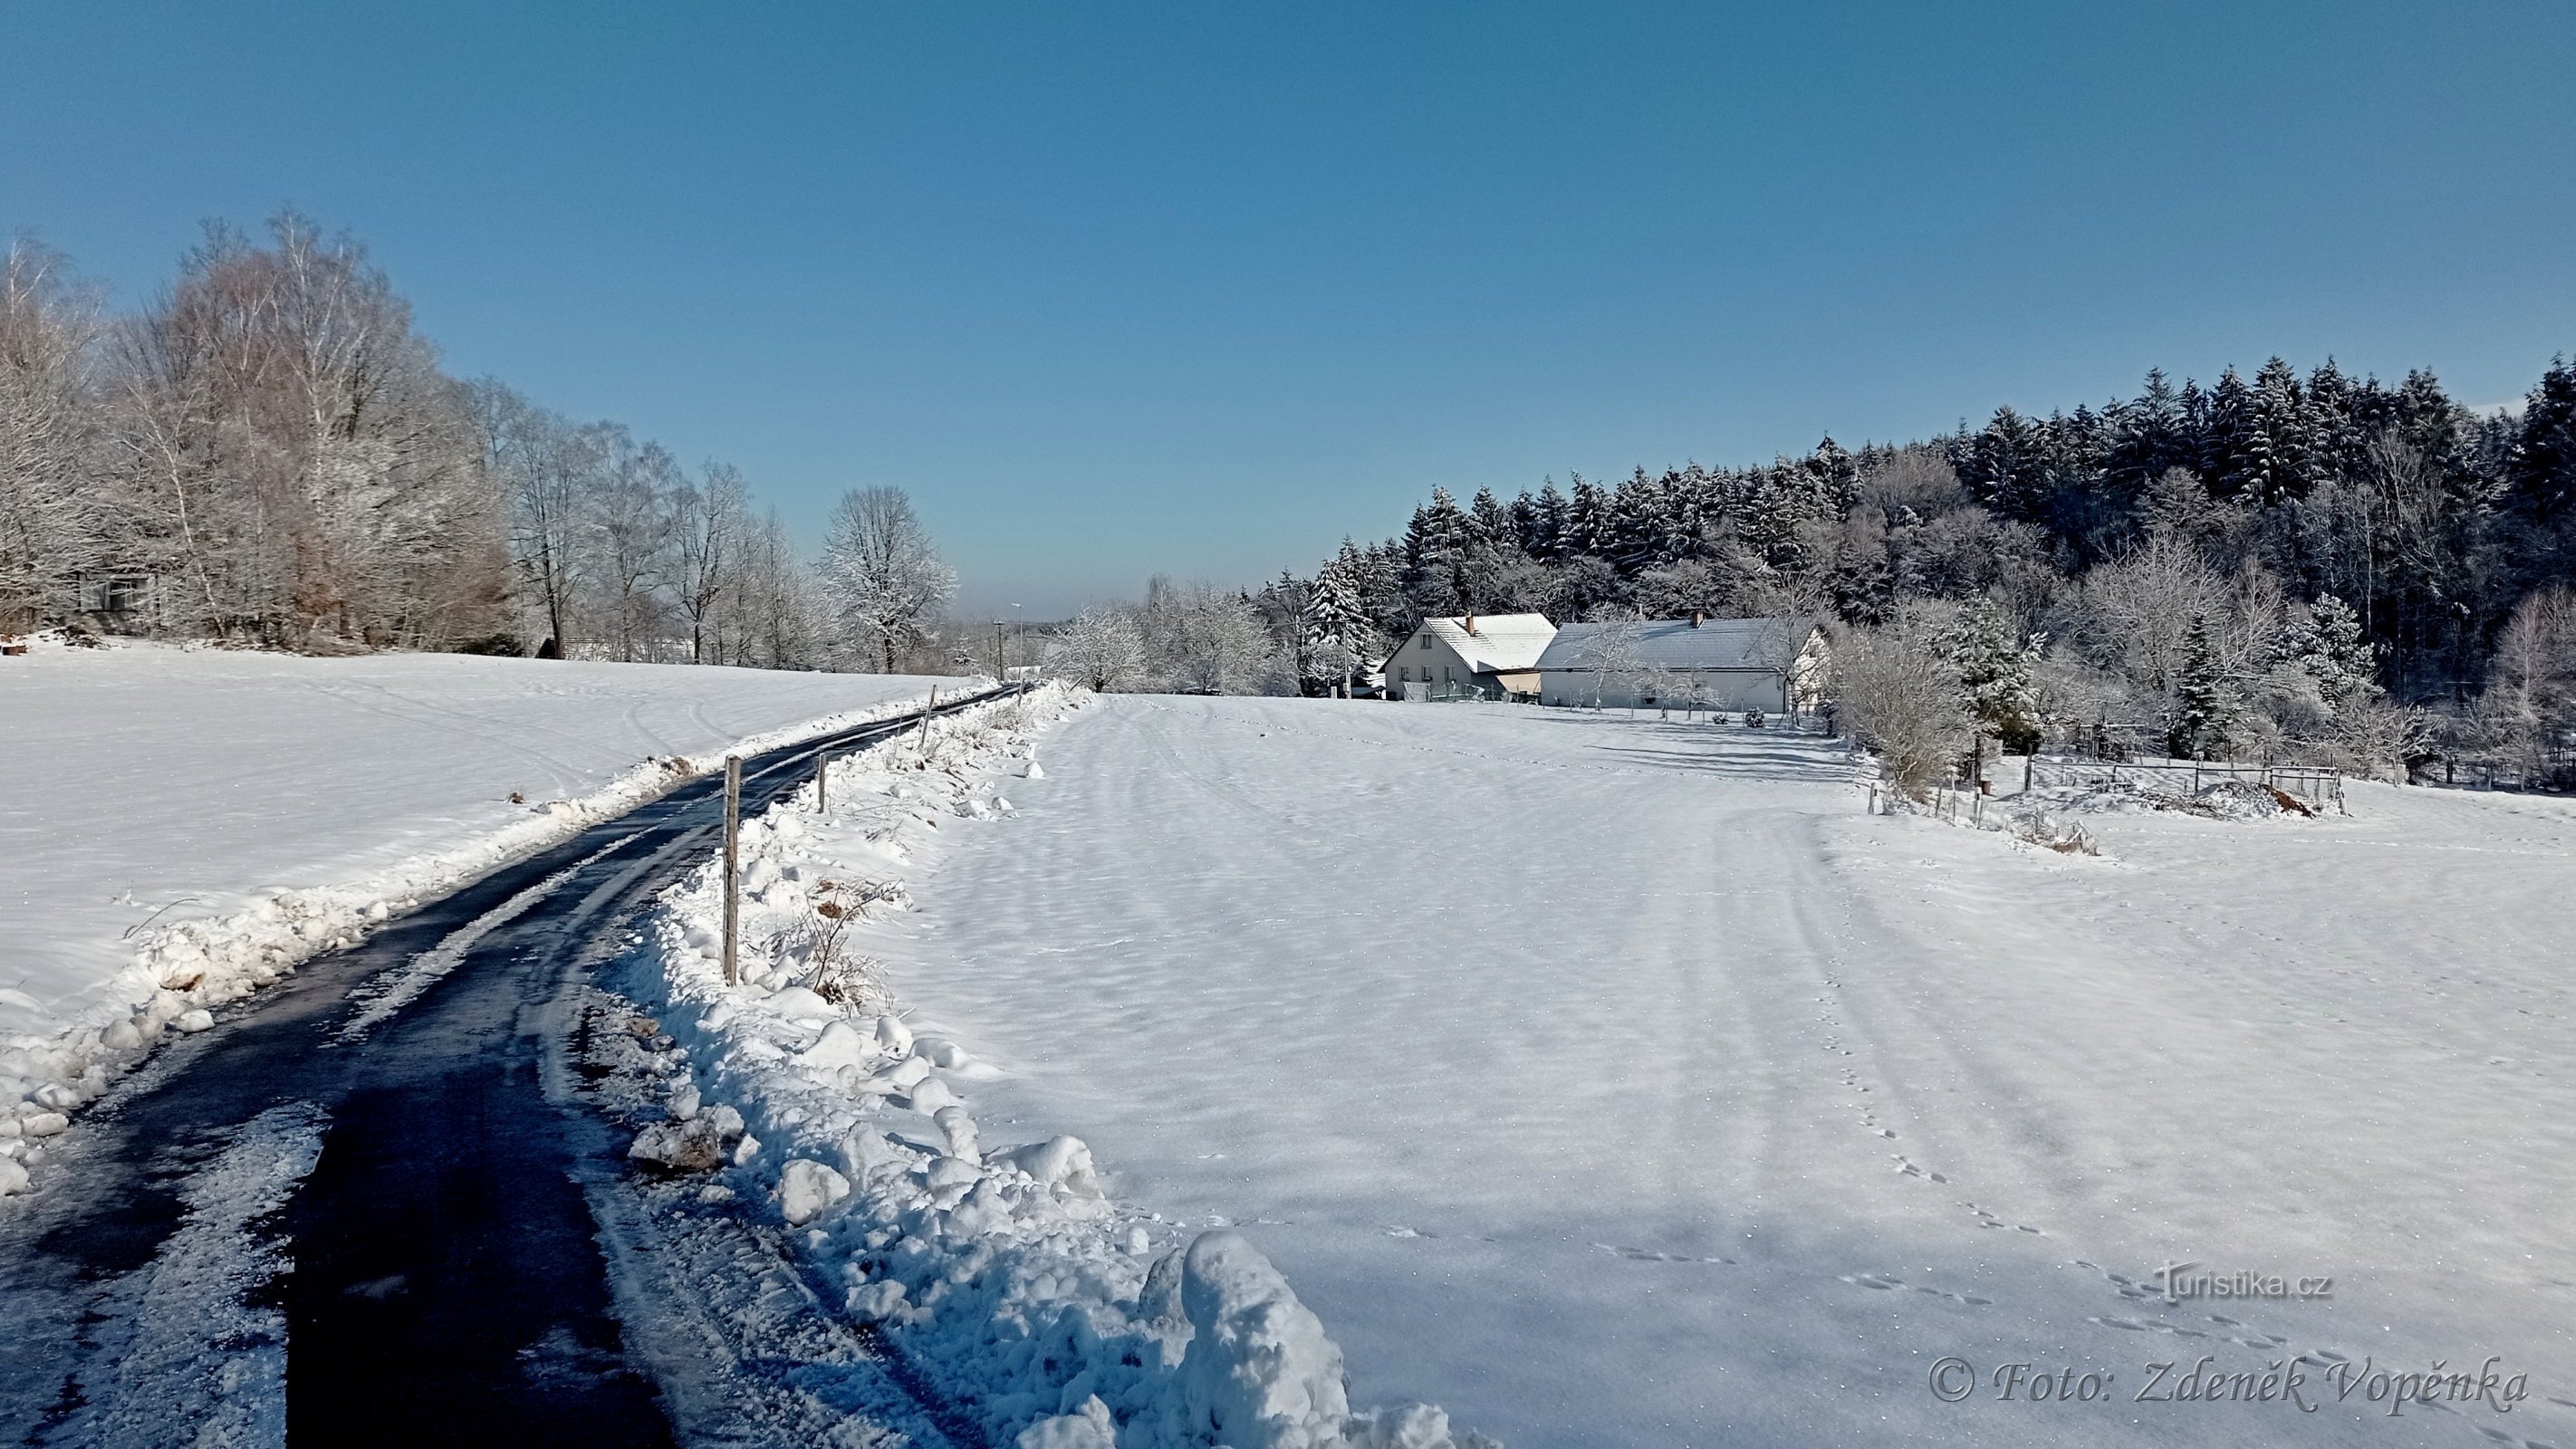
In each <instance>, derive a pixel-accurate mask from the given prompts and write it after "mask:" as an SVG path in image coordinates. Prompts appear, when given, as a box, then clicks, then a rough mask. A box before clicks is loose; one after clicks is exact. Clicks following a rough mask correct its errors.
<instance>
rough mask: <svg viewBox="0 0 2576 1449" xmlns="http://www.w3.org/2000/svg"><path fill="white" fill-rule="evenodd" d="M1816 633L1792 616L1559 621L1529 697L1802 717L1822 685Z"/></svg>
mask: <svg viewBox="0 0 2576 1449" xmlns="http://www.w3.org/2000/svg"><path fill="white" fill-rule="evenodd" d="M1826 650H1827V646H1826V642H1825V634H1824V631H1823V630H1821V629H1818V628H1817V627H1815V626H1814V625H1813V624H1810V623H1807V622H1805V621H1804V620H1796V619H1709V618H1704V617H1701V616H1698V615H1693V616H1692V617H1690V618H1687V619H1632V620H1621V621H1614V622H1610V623H1602V624H1568V625H1566V626H1565V627H1564V628H1562V629H1559V630H1557V631H1556V637H1555V638H1554V639H1553V640H1551V641H1549V643H1548V646H1547V649H1546V651H1545V652H1544V653H1542V654H1541V655H1540V656H1539V660H1538V673H1539V702H1540V703H1542V704H1563V705H1598V706H1601V707H1603V708H1618V709H1625V708H1628V707H1629V706H1632V705H1655V704H1660V705H1664V706H1667V707H1669V708H1674V709H1681V708H1687V707H1692V706H1696V707H1698V708H1702V709H1718V710H1729V711H1732V710H1751V709H1758V710H1761V711H1763V712H1765V713H1767V714H1803V713H1805V712H1807V711H1808V710H1810V709H1813V708H1814V707H1815V706H1816V703H1817V701H1818V700H1819V699H1820V698H1821V696H1822V692H1823V687H1824V674H1825V661H1826Z"/></svg>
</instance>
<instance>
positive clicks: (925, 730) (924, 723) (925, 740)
mask: <svg viewBox="0 0 2576 1449" xmlns="http://www.w3.org/2000/svg"><path fill="white" fill-rule="evenodd" d="M938 708H939V686H938V685H936V684H934V685H932V686H930V703H929V704H928V705H926V706H924V707H923V708H922V711H921V762H922V763H923V764H925V765H927V764H929V763H930V716H931V715H932V714H933V713H934V712H936V711H937V710H938Z"/></svg>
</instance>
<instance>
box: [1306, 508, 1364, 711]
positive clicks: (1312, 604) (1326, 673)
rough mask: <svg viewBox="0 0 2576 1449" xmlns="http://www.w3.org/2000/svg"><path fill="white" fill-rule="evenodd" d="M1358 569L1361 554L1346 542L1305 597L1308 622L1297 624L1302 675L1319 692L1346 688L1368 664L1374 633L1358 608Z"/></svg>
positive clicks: (1317, 577)
mask: <svg viewBox="0 0 2576 1449" xmlns="http://www.w3.org/2000/svg"><path fill="white" fill-rule="evenodd" d="M1360 568H1361V564H1360V558H1359V550H1358V549H1357V548H1356V547H1354V546H1353V545H1352V543H1351V541H1350V540H1349V539H1344V540H1342V551H1341V552H1340V553H1339V554H1338V555H1336V556H1334V557H1333V558H1332V559H1331V560H1330V561H1329V562H1327V563H1326V564H1325V565H1324V567H1323V570H1322V571H1321V572H1319V573H1318V574H1316V575H1315V586H1314V588H1313V590H1312V591H1311V592H1310V593H1308V595H1307V597H1306V610H1305V617H1304V618H1303V619H1301V620H1300V621H1299V624H1300V637H1299V641H1298V674H1299V676H1300V678H1301V680H1302V682H1303V683H1304V684H1305V685H1307V686H1308V687H1309V688H1310V689H1312V690H1313V691H1315V692H1318V693H1330V692H1333V691H1334V690H1336V689H1346V688H1348V687H1349V685H1350V682H1351V675H1352V673H1353V672H1354V671H1356V670H1358V669H1359V668H1360V667H1362V664H1363V663H1364V655H1365V654H1366V652H1367V650H1366V646H1367V644H1368V643H1369V642H1370V637H1369V636H1370V635H1371V634H1372V633H1373V632H1374V631H1373V630H1372V629H1371V628H1370V627H1369V622H1368V616H1367V615H1366V613H1364V612H1363V611H1362V609H1361V606H1360V593H1359V572H1360Z"/></svg>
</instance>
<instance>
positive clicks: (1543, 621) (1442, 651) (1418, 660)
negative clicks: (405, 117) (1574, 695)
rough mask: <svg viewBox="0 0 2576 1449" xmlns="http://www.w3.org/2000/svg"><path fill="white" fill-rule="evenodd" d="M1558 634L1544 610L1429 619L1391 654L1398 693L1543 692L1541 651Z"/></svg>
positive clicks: (1391, 682)
mask: <svg viewBox="0 0 2576 1449" xmlns="http://www.w3.org/2000/svg"><path fill="white" fill-rule="evenodd" d="M1555 637H1556V626H1555V625H1554V624H1551V623H1549V622H1548V621H1547V616H1546V615H1545V614H1486V615H1476V614H1461V615H1459V616H1458V617H1456V618H1454V619H1425V620H1423V621H1422V623H1421V624H1420V625H1419V626H1418V627H1417V628H1415V629H1414V631H1413V633H1412V635H1411V637H1409V638H1407V639H1406V640H1405V641H1404V642H1403V643H1402V644H1399V645H1397V646H1396V648H1395V652H1394V653H1392V654H1390V655H1388V656H1387V659H1386V687H1387V691H1388V693H1389V694H1391V695H1393V696H1394V697H1396V698H1399V699H1502V698H1505V697H1507V696H1509V695H1515V694H1529V695H1534V694H1536V693H1538V656H1539V655H1540V654H1541V653H1542V652H1544V651H1545V650H1546V648H1547V646H1548V641H1549V640H1551V639H1554V638H1555Z"/></svg>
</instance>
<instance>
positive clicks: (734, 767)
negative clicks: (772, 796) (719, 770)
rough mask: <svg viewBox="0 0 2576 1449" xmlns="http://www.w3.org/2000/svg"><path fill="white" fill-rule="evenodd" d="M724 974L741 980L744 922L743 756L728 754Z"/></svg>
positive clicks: (729, 979)
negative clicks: (740, 940) (741, 934)
mask: <svg viewBox="0 0 2576 1449" xmlns="http://www.w3.org/2000/svg"><path fill="white" fill-rule="evenodd" d="M724 816H725V818H724V831H725V858H724V978H725V985H727V986H731V985H734V984H735V983H736V982H738V981H740V980H741V977H742V971H741V967H740V964H739V957H738V956H737V954H736V952H737V950H738V943H739V932H740V929H741V924H742V757H741V756H740V755H727V756H725V791H724Z"/></svg>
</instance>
